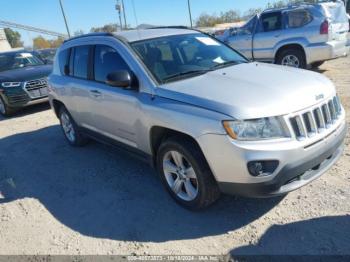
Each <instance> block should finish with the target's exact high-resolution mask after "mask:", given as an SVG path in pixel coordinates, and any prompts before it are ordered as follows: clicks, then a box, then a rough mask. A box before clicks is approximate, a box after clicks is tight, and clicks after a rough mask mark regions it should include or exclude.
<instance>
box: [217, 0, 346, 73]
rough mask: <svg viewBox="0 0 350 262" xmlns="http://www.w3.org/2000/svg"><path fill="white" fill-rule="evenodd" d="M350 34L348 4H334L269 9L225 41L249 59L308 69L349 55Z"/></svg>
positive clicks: (228, 33)
mask: <svg viewBox="0 0 350 262" xmlns="http://www.w3.org/2000/svg"><path fill="white" fill-rule="evenodd" d="M348 31H349V20H348V18H347V14H346V11H345V6H344V3H343V2H340V1H334V2H326V3H320V4H302V5H296V6H290V7H288V8H283V9H269V10H266V11H264V12H263V13H262V14H258V15H256V16H254V17H252V18H251V19H250V20H249V21H248V22H247V23H246V24H245V25H244V26H243V27H241V28H232V29H229V30H227V31H226V32H225V33H224V35H223V36H222V37H221V40H223V41H225V42H226V43H228V44H229V45H231V46H232V47H233V48H235V49H236V50H238V51H240V52H241V53H242V54H243V55H245V56H246V57H247V58H249V59H253V60H257V61H264V62H271V63H276V64H281V65H287V66H293V67H299V68H307V67H318V66H320V65H321V64H322V63H323V62H324V61H326V60H330V59H334V58H337V57H341V56H346V55H348V54H349V50H350V47H349V43H348V41H347V40H348V39H347V34H348Z"/></svg>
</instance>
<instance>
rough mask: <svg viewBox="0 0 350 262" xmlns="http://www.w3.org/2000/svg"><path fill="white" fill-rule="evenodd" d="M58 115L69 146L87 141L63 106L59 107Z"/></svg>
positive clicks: (75, 145)
mask: <svg viewBox="0 0 350 262" xmlns="http://www.w3.org/2000/svg"><path fill="white" fill-rule="evenodd" d="M58 117H59V119H60V123H61V127H62V131H63V134H64V137H65V138H66V139H67V141H68V143H69V144H70V145H71V146H74V147H81V146H85V145H86V144H87V143H88V142H89V139H88V138H87V137H85V136H84V135H83V134H82V133H81V132H80V131H79V128H78V126H77V124H76V123H75V121H74V119H73V118H72V116H71V115H70V114H69V112H68V110H67V109H66V108H65V107H64V106H61V107H60V109H59V113H58Z"/></svg>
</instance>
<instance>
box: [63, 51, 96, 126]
mask: <svg viewBox="0 0 350 262" xmlns="http://www.w3.org/2000/svg"><path fill="white" fill-rule="evenodd" d="M91 51H92V46H91V45H82V46H77V47H73V48H71V49H70V59H69V70H67V71H69V72H68V76H69V81H67V82H68V86H69V88H68V89H67V91H68V93H67V94H66V96H67V97H68V99H67V100H68V101H70V102H71V103H70V105H68V110H69V111H70V112H71V114H72V115H73V118H74V120H75V121H76V122H77V123H78V125H79V126H83V127H90V126H92V125H93V115H92V109H91V107H90V99H91V97H92V93H91V90H92V89H91V83H90V81H89V80H88V79H89V59H90V55H91ZM72 109H74V110H72Z"/></svg>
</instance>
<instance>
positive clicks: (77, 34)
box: [74, 29, 84, 36]
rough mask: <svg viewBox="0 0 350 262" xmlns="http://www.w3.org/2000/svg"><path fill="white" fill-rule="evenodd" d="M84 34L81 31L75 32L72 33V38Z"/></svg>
mask: <svg viewBox="0 0 350 262" xmlns="http://www.w3.org/2000/svg"><path fill="white" fill-rule="evenodd" d="M83 34H84V31H83V30H81V29H80V30H77V31H75V32H74V36H80V35H83Z"/></svg>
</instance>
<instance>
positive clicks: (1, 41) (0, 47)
mask: <svg viewBox="0 0 350 262" xmlns="http://www.w3.org/2000/svg"><path fill="white" fill-rule="evenodd" d="M9 50H11V46H10V44H9V42H8V41H7V38H6V35H5V31H4V29H3V28H0V52H5V51H9Z"/></svg>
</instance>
